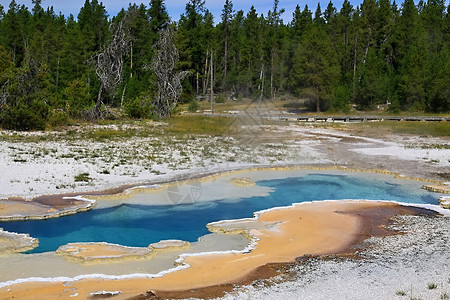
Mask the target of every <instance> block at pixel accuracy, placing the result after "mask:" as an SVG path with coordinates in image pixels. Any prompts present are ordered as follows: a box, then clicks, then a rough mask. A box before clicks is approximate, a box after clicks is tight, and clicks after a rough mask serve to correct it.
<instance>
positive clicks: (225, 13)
mask: <svg viewBox="0 0 450 300" xmlns="http://www.w3.org/2000/svg"><path fill="white" fill-rule="evenodd" d="M232 19H233V2H232V1H231V0H225V5H224V6H223V10H222V23H221V31H222V48H223V79H222V87H224V86H225V85H226V82H227V72H228V52H229V47H230V35H231V32H230V31H231V28H230V27H231V20H232Z"/></svg>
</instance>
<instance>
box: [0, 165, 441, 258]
mask: <svg viewBox="0 0 450 300" xmlns="http://www.w3.org/2000/svg"><path fill="white" fill-rule="evenodd" d="M401 182H402V180H394V179H393V178H392V176H381V175H380V176H378V175H377V176H371V175H367V174H365V173H348V174H334V173H326V174H325V173H319V172H307V173H304V174H302V175H301V176H298V175H297V176H291V175H290V176H288V177H286V178H276V179H261V180H257V181H256V184H257V186H263V187H266V188H270V192H269V193H268V195H267V196H251V197H246V198H239V199H235V198H233V199H229V198H226V197H224V198H223V199H221V200H216V201H202V202H196V203H191V204H183V205H140V204H139V205H137V204H127V203H125V204H120V205H118V206H114V207H107V208H99V209H94V210H91V211H89V212H85V213H78V214H76V215H72V216H66V217H61V218H56V219H49V220H43V221H22V222H9V223H0V228H4V230H6V231H10V232H18V233H28V234H30V236H32V237H34V238H38V239H39V247H37V248H35V249H34V250H33V251H30V252H29V253H41V252H48V251H55V250H56V249H57V248H58V247H59V246H61V245H65V244H67V243H73V242H108V243H115V244H120V245H125V246H136V247H146V246H148V245H149V244H150V243H154V242H158V241H160V240H165V239H180V240H185V241H190V242H194V241H197V239H198V238H199V237H201V236H203V235H205V234H207V233H209V232H208V230H207V228H206V224H208V223H210V222H214V221H219V220H226V219H238V218H247V217H252V216H253V213H254V212H256V211H260V210H264V209H268V208H272V207H280V206H288V205H291V204H292V203H301V202H306V201H317V200H340V199H367V200H388V201H397V202H405V203H419V204H434V205H438V197H439V196H440V195H439V194H435V193H430V192H427V191H424V190H422V189H420V184H419V183H414V184H413V185H411V184H406V183H405V184H402V183H401ZM412 186H413V187H412ZM241 189H242V188H241ZM244 189H245V188H244ZM146 197H148V202H149V203H151V201H152V199H151V198H152V197H153V195H152V193H148V194H146ZM130 202H132V201H130Z"/></svg>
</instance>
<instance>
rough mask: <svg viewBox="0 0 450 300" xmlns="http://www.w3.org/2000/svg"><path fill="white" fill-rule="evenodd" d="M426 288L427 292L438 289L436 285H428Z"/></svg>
mask: <svg viewBox="0 0 450 300" xmlns="http://www.w3.org/2000/svg"><path fill="white" fill-rule="evenodd" d="M427 286H428V289H429V290H434V289H437V287H438V286H437V284H436V283H428V284H427Z"/></svg>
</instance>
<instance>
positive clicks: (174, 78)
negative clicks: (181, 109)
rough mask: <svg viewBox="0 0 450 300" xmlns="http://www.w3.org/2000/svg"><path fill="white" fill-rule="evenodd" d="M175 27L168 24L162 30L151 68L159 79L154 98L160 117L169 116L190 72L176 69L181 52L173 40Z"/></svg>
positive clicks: (156, 110) (156, 111) (157, 113)
mask: <svg viewBox="0 0 450 300" xmlns="http://www.w3.org/2000/svg"><path fill="white" fill-rule="evenodd" d="M173 35H174V32H173V29H172V28H171V27H170V26H168V27H167V28H166V29H165V30H163V31H161V32H160V35H159V41H158V42H157V43H156V45H155V47H156V53H155V55H154V57H153V61H152V64H151V69H152V71H153V72H155V75H156V77H157V79H158V95H157V97H156V99H155V100H154V103H153V104H154V107H155V114H156V115H157V116H159V117H160V118H169V117H170V113H171V112H172V110H173V109H174V108H175V106H176V105H177V103H178V100H179V99H180V95H181V92H182V86H181V82H182V81H183V79H184V78H185V77H186V76H187V75H188V74H189V73H190V72H188V71H179V72H177V71H175V70H174V69H175V65H176V63H177V62H178V59H179V53H178V50H177V47H176V46H175V43H174V41H173Z"/></svg>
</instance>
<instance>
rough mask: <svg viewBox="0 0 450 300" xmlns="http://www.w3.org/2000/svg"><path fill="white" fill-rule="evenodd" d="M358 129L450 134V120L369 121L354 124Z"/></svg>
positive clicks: (402, 132) (381, 131) (396, 132)
mask: <svg viewBox="0 0 450 300" xmlns="http://www.w3.org/2000/svg"><path fill="white" fill-rule="evenodd" d="M353 126H359V128H358V129H360V130H362V131H365V130H368V131H376V132H379V133H386V134H413V135H420V136H449V135H450V122H409V121H408V122H407V121H404V122H398V121H383V122H367V123H359V124H353Z"/></svg>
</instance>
